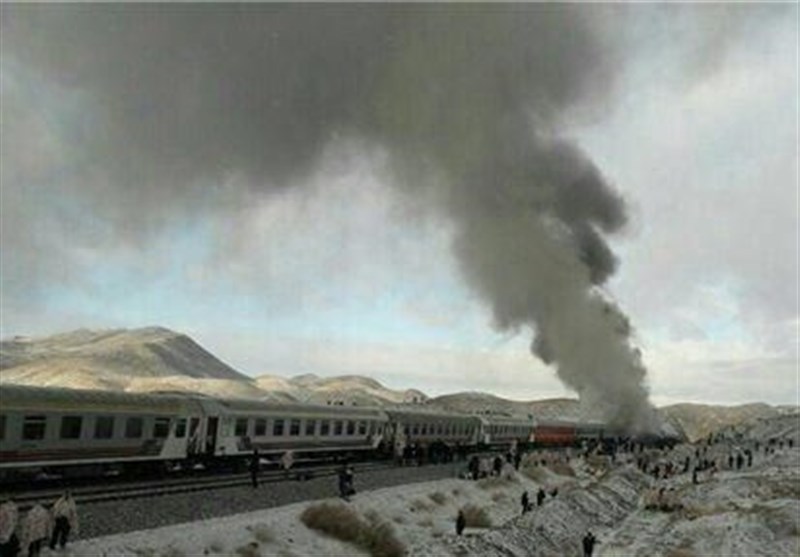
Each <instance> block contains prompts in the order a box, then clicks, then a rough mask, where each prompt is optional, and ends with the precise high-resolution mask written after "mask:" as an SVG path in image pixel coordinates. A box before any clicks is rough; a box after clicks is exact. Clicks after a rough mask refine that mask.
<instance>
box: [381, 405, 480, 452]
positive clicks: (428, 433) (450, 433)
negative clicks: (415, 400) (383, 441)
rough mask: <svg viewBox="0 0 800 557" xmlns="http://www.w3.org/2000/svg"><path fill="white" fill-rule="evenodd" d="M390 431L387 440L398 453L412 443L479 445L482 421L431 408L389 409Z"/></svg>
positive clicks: (465, 415)
mask: <svg viewBox="0 0 800 557" xmlns="http://www.w3.org/2000/svg"><path fill="white" fill-rule="evenodd" d="M386 413H387V414H388V415H389V420H390V429H389V432H388V436H387V438H390V439H391V440H392V443H393V446H394V450H395V453H397V452H398V450H400V451H402V449H403V448H405V447H406V446H408V445H409V444H416V445H418V446H423V447H426V446H429V445H430V444H432V443H434V442H440V443H444V444H445V445H447V446H449V447H454V446H456V445H461V446H472V445H475V444H477V441H478V436H479V434H480V425H481V424H480V421H479V420H478V419H477V418H476V417H475V416H471V415H469V414H451V413H446V412H437V411H435V410H432V409H413V410H412V409H407V408H389V409H386Z"/></svg>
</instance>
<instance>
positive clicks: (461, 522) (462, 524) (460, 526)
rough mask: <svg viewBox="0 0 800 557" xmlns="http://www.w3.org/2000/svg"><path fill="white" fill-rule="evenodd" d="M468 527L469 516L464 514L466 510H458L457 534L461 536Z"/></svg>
mask: <svg viewBox="0 0 800 557" xmlns="http://www.w3.org/2000/svg"><path fill="white" fill-rule="evenodd" d="M466 527H467V517H465V516H464V511H458V517H457V518H456V535H458V536H460V535H461V534H462V533H463V532H464V528H466Z"/></svg>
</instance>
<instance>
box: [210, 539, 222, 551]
mask: <svg viewBox="0 0 800 557" xmlns="http://www.w3.org/2000/svg"><path fill="white" fill-rule="evenodd" d="M206 553H225V544H223V543H222V542H221V541H220V540H211V541H210V542H209V543H208V546H207V547H206Z"/></svg>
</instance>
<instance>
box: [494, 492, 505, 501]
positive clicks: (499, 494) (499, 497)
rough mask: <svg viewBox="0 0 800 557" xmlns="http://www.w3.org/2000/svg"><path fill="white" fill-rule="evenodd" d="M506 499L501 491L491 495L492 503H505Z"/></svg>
mask: <svg viewBox="0 0 800 557" xmlns="http://www.w3.org/2000/svg"><path fill="white" fill-rule="evenodd" d="M506 499H508V494H507V493H504V492H502V491H497V492H495V493H492V501H494V502H495V503H499V502H500V501H505V500H506Z"/></svg>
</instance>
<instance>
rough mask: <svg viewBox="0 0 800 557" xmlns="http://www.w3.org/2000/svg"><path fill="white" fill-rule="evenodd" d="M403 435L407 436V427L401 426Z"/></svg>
mask: <svg viewBox="0 0 800 557" xmlns="http://www.w3.org/2000/svg"><path fill="white" fill-rule="evenodd" d="M403 434H404V435H408V425H404V426H403Z"/></svg>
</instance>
